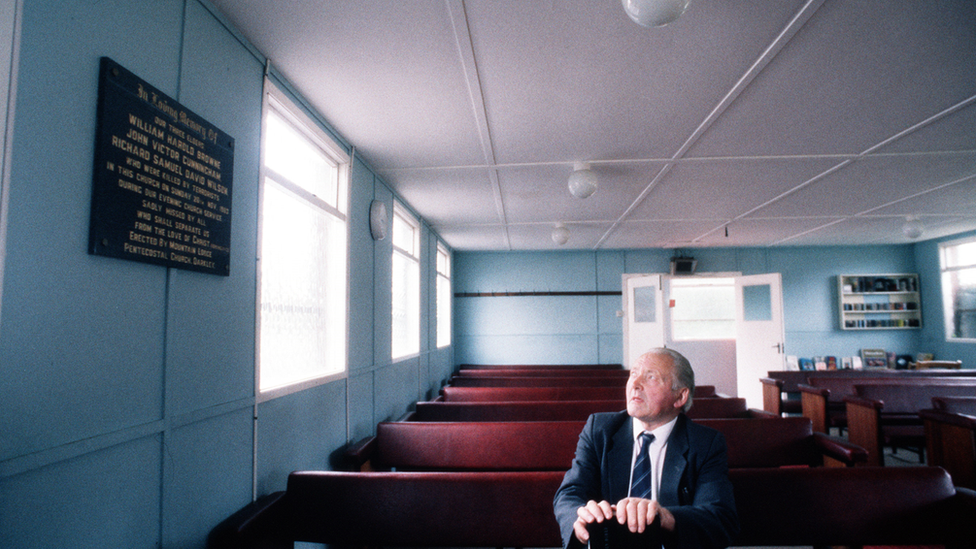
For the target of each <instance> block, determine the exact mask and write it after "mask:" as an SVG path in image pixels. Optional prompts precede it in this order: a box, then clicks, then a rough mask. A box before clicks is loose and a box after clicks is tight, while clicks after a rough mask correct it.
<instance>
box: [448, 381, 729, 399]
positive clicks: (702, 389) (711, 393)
mask: <svg viewBox="0 0 976 549" xmlns="http://www.w3.org/2000/svg"><path fill="white" fill-rule="evenodd" d="M626 385H627V378H626V377H619V376H617V377H588V376H558V377H548V376H485V377H480V376H453V377H451V379H450V380H448V386H451V387H617V388H620V389H623V388H624V387H626ZM710 397H723V398H724V397H726V395H720V394H719V393H718V392H716V389H715V386H714V385H698V386H696V387H695V393H694V398H710Z"/></svg>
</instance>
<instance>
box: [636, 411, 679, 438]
mask: <svg viewBox="0 0 976 549" xmlns="http://www.w3.org/2000/svg"><path fill="white" fill-rule="evenodd" d="M677 422H678V418H677V417H675V418H674V419H672V420H671V421H669V422H667V423H665V424H664V425H662V426H660V427H658V428H657V429H654V430H653V431H651V434H652V435H654V441H655V442H664V441H666V440H668V437H669V436H671V431H672V430H673V429H674V424H675V423H677ZM630 423H631V425H633V428H634V442H635V443H636V442H637V437H639V436H640V435H641V433H643V432H644V429H643V428H641V424H640V422H639V421H637V420H635V419H633V418H631V421H630Z"/></svg>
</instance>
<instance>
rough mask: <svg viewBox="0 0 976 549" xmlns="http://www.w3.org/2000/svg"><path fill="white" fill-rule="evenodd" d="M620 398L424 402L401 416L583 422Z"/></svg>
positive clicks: (614, 407)
mask: <svg viewBox="0 0 976 549" xmlns="http://www.w3.org/2000/svg"><path fill="white" fill-rule="evenodd" d="M625 408H626V404H625V403H624V401H623V399H622V398H617V399H614V400H560V401H516V402H444V401H436V400H435V401H423V402H418V403H417V404H416V410H415V411H414V412H412V413H410V414H408V415H407V416H405V417H404V418H403V419H408V420H411V421H585V420H586V418H588V417H590V414H595V413H597V412H619V411H621V410H623V409H625Z"/></svg>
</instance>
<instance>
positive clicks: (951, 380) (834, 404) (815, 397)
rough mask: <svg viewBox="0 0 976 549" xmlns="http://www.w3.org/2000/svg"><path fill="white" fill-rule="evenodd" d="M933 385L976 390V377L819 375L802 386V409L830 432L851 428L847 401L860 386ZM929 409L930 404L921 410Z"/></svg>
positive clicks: (821, 429) (799, 386)
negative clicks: (955, 386)
mask: <svg viewBox="0 0 976 549" xmlns="http://www.w3.org/2000/svg"><path fill="white" fill-rule="evenodd" d="M875 385H879V386H887V385H899V386H930V385H958V386H965V387H972V391H976V378H973V377H971V376H962V375H960V376H944V375H937V376H935V375H933V376H925V375H913V376H894V375H891V374H882V375H879V376H877V377H871V376H859V377H843V376H816V377H810V379H809V384H803V383H801V384H799V385H798V386H797V387H798V388H799V390H800V397H801V407H802V413H803V415H804V416H806V417H809V418H810V419H811V420H812V421H813V428H814V430H817V431H821V432H829V430H830V428H832V427H836V428H840V429H844V428H846V427H847V424H848V421H849V420H848V418H847V412H848V408H847V406H846V404H845V399H846V398H848V397H853V396H857V394H858V393H857V389H856V387H858V386H863V387H867V386H875ZM927 407H929V405H928V403H927V402H926V404H924V405H923V406H921V407H920V408H918V409H921V408H927Z"/></svg>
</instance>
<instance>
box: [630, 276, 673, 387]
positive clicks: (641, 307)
mask: <svg viewBox="0 0 976 549" xmlns="http://www.w3.org/2000/svg"><path fill="white" fill-rule="evenodd" d="M661 279H662V275H659V274H625V275H623V288H624V290H623V308H624V323H623V329H624V353H623V355H624V357H623V358H624V368H630V365H631V364H633V362H634V361H635V360H637V357H639V356H640V355H642V354H644V352H645V351H647V350H648V349H653V348H655V347H663V346H664V312H663V310H662V304H663V303H664V297H663V291H662V287H661Z"/></svg>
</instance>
